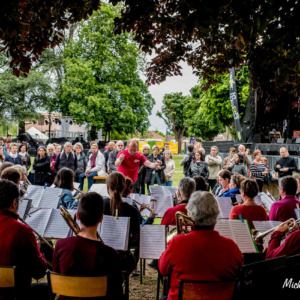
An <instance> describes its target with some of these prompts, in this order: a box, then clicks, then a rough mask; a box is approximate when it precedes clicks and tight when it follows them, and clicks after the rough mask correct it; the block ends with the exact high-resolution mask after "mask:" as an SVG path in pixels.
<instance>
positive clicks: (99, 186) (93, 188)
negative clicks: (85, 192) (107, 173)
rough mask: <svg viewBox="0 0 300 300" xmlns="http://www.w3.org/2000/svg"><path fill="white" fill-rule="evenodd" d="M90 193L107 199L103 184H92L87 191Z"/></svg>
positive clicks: (105, 188) (105, 186)
mask: <svg viewBox="0 0 300 300" xmlns="http://www.w3.org/2000/svg"><path fill="white" fill-rule="evenodd" d="M89 191H90V192H96V193H98V194H100V195H101V196H102V197H109V195H108V192H107V185H106V184H105V183H97V184H93V185H92V186H91V188H90V189H89Z"/></svg>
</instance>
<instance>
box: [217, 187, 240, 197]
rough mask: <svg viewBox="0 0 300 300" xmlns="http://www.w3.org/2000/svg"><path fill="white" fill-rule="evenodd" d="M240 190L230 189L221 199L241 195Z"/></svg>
mask: <svg viewBox="0 0 300 300" xmlns="http://www.w3.org/2000/svg"><path fill="white" fill-rule="evenodd" d="M240 193H241V192H240V189H238V188H235V189H230V190H229V191H228V192H226V193H224V194H223V195H222V196H221V197H231V196H235V195H238V194H240Z"/></svg>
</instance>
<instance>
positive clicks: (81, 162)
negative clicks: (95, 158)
mask: <svg viewBox="0 0 300 300" xmlns="http://www.w3.org/2000/svg"><path fill="white" fill-rule="evenodd" d="M74 150H75V154H76V156H77V168H76V170H75V176H74V181H75V182H79V175H80V174H82V173H84V172H85V170H86V167H87V157H86V156H85V154H84V153H83V146H82V144H81V143H76V144H75V145H74Z"/></svg>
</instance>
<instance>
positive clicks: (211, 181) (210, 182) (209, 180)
mask: <svg viewBox="0 0 300 300" xmlns="http://www.w3.org/2000/svg"><path fill="white" fill-rule="evenodd" d="M208 184H209V188H211V191H212V190H213V189H214V187H215V185H216V184H217V180H216V179H208ZM208 190H209V189H208Z"/></svg>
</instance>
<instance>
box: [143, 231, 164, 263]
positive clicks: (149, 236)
mask: <svg viewBox="0 0 300 300" xmlns="http://www.w3.org/2000/svg"><path fill="white" fill-rule="evenodd" d="M165 249H166V227H165V226H164V225H145V226H143V227H141V231H140V258H151V259H159V258H160V256H161V254H162V253H163V252H164V251H165Z"/></svg>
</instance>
